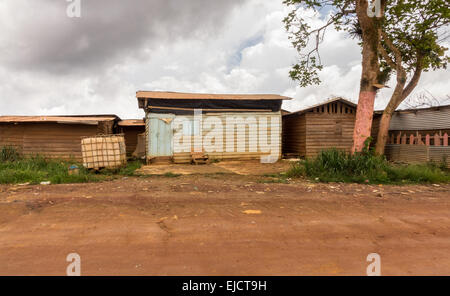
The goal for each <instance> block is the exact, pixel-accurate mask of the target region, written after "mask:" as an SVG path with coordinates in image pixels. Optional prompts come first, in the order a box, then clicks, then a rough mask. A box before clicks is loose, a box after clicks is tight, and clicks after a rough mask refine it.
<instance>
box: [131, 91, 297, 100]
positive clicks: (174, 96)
mask: <svg viewBox="0 0 450 296" xmlns="http://www.w3.org/2000/svg"><path fill="white" fill-rule="evenodd" d="M136 97H137V98H138V99H166V100H292V98H289V97H284V96H280V95H274V94H197V93H179V92H161V91H138V92H136Z"/></svg>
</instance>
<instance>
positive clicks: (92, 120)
mask: <svg viewBox="0 0 450 296" xmlns="http://www.w3.org/2000/svg"><path fill="white" fill-rule="evenodd" d="M118 119H120V118H119V117H118V116H116V115H69V116H66V115H62V116H0V123H42V122H50V123H65V124H71V123H72V124H98V122H99V121H114V120H118Z"/></svg>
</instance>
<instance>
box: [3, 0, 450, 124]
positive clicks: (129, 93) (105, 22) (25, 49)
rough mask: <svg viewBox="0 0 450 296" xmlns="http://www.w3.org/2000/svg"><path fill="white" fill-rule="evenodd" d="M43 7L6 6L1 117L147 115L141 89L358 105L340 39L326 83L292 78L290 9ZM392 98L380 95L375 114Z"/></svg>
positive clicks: (439, 75) (425, 83) (438, 86)
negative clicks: (342, 100) (72, 15)
mask: <svg viewBox="0 0 450 296" xmlns="http://www.w3.org/2000/svg"><path fill="white" fill-rule="evenodd" d="M99 1H100V0H99ZM101 1H104V0H101ZM37 2H39V3H41V4H43V6H39V5H37V4H33V5H31V4H29V1H25V0H16V1H14V2H8V4H6V1H5V2H1V1H0V19H1V20H0V53H1V58H0V114H2V115H5V114H30V115H31V114H90V113H93V114H98V113H115V114H118V115H119V116H121V117H122V118H131V117H142V116H143V112H142V111H141V110H139V109H138V107H137V102H136V99H135V97H134V96H135V92H136V91H137V90H168V91H187V92H216V93H279V94H283V95H287V96H291V97H293V98H294V100H293V101H290V102H286V103H285V104H284V108H287V109H289V110H291V111H294V110H298V109H299V108H304V107H307V106H309V105H313V104H316V103H317V102H320V101H322V100H325V99H327V98H328V97H330V96H331V95H338V96H345V97H347V98H349V99H351V100H353V101H355V102H356V101H357V96H358V91H359V78H360V75H361V66H360V64H361V54H360V48H359V46H358V45H357V43H356V41H355V40H352V39H350V38H348V36H346V35H345V34H344V33H341V32H336V31H334V30H329V31H328V32H327V35H326V39H325V41H324V42H323V44H322V45H321V57H322V60H323V62H324V64H325V68H324V70H323V71H322V72H321V74H320V76H321V78H322V84H321V85H319V86H310V87H306V88H300V87H299V86H298V85H297V84H296V83H295V82H293V81H291V80H290V78H289V76H288V73H289V70H290V67H291V66H292V64H294V63H295V62H296V59H297V52H296V51H295V50H294V49H293V48H292V46H291V44H290V42H289V40H288V39H287V34H286V32H285V31H284V25H283V23H282V20H283V18H284V17H285V15H286V14H287V13H288V10H287V8H286V7H285V6H284V5H283V4H282V3H281V1H266V0H247V1H245V2H243V3H240V2H239V1H235V2H236V3H234V4H223V3H222V1H220V2H221V3H222V4H220V6H218V7H216V5H215V4H211V3H212V1H204V0H196V1H184V2H183V3H184V5H183V6H182V7H181V6H177V5H174V3H175V2H173V1H162V0H161V1H159V0H158V1H144V0H139V1H136V2H135V6H133V7H129V6H130V5H129V4H127V3H126V2H123V1H118V0H114V1H113V2H111V3H113V4H111V5H110V6H109V8H108V9H106V10H105V11H97V9H99V7H100V6H92V7H91V8H92V9H91V10H89V11H86V10H85V11H84V12H85V13H86V15H84V18H81V19H79V20H72V19H68V18H66V17H65V16H64V14H65V5H66V4H65V3H66V2H65V1H63V0H58V1H56V0H55V1H48V0H40V1H36V2H33V3H37ZM83 2H85V1H83ZM94 2H95V1H94ZM223 2H227V3H231V2H229V1H223ZM11 3H15V4H11ZM54 3H56V4H54ZM124 3H125V4H124ZM148 3H152V4H148ZM177 3H178V2H177ZM214 3H216V2H215V1H214ZM238 3H239V4H238ZM140 5H141V6H140ZM152 5H153V6H152ZM124 7H125V8H124ZM38 8H39V9H40V10H38ZM33 9H34V11H33ZM85 9H86V8H85ZM122 10H123V11H122ZM38 12H39V13H41V14H39V13H38ZM59 14H62V16H61V15H59ZM219 17H220V18H219ZM314 22H316V23H318V24H319V23H320V22H321V20H320V19H318V18H316V19H315V20H314ZM449 79H450V74H449V72H448V71H439V72H435V73H425V74H424V76H423V78H422V80H421V82H420V85H419V86H418V88H417V91H420V90H424V89H427V90H428V91H430V92H432V93H433V94H434V95H435V96H445V95H446V94H448V91H447V87H448V86H447V81H449ZM391 91H392V90H383V91H382V92H381V93H380V95H379V97H378V99H377V106H378V107H382V106H383V105H384V104H385V103H386V101H387V99H388V98H389V95H390V92H391Z"/></svg>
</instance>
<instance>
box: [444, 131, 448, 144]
mask: <svg viewBox="0 0 450 296" xmlns="http://www.w3.org/2000/svg"><path fill="white" fill-rule="evenodd" d="M443 142H444V146H448V134H447V133H445V134H444V141H443Z"/></svg>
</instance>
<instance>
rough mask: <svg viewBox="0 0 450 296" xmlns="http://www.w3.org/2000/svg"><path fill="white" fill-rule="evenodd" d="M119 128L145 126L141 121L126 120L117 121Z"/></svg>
mask: <svg viewBox="0 0 450 296" xmlns="http://www.w3.org/2000/svg"><path fill="white" fill-rule="evenodd" d="M119 126H145V122H144V120H143V119H126V120H122V121H119Z"/></svg>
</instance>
